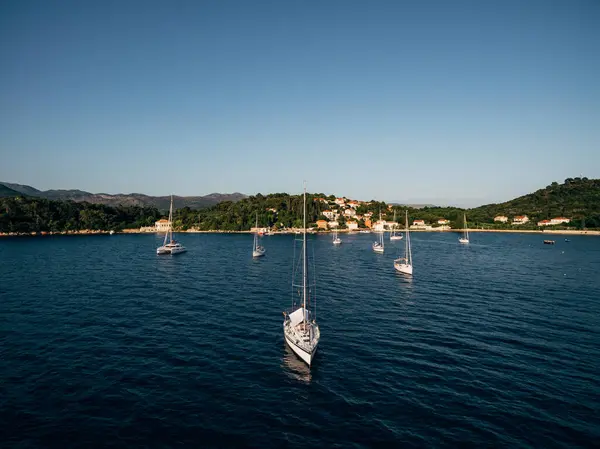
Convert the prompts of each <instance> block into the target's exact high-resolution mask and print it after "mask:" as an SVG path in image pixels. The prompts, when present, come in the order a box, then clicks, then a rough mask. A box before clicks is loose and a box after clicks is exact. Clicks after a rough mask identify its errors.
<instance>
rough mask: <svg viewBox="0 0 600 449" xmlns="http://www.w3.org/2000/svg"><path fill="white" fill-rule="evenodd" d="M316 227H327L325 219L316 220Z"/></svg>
mask: <svg viewBox="0 0 600 449" xmlns="http://www.w3.org/2000/svg"><path fill="white" fill-rule="evenodd" d="M317 228H319V229H327V220H317Z"/></svg>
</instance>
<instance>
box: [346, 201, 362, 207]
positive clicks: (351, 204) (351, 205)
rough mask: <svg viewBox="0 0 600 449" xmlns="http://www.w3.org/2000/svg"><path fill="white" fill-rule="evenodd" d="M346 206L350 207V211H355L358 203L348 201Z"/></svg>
mask: <svg viewBox="0 0 600 449" xmlns="http://www.w3.org/2000/svg"><path fill="white" fill-rule="evenodd" d="M348 206H350V207H351V208H352V209H356V208H357V207H358V206H360V203H359V202H358V201H356V200H350V201H348Z"/></svg>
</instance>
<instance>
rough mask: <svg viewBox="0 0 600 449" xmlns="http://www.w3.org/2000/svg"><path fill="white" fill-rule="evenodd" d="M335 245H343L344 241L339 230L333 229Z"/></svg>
mask: <svg viewBox="0 0 600 449" xmlns="http://www.w3.org/2000/svg"><path fill="white" fill-rule="evenodd" d="M333 244H334V245H341V244H342V239H341V238H339V237H338V232H337V228H333Z"/></svg>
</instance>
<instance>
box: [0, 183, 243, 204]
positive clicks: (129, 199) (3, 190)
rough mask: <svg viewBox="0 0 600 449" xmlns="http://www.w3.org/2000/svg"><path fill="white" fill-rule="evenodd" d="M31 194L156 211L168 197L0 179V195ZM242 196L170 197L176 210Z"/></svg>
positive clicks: (231, 199) (168, 200)
mask: <svg viewBox="0 0 600 449" xmlns="http://www.w3.org/2000/svg"><path fill="white" fill-rule="evenodd" d="M19 195H25V196H33V197H38V198H46V199H49V200H72V201H76V202H88V203H93V204H106V205H108V206H116V205H123V206H151V207H156V208H157V209H160V210H166V209H168V208H169V204H170V201H171V200H170V197H169V196H149V195H143V194H141V193H129V194H117V195H109V194H107V193H90V192H84V191H83V190H38V189H36V188H34V187H31V186H27V185H23V184H14V183H10V182H0V197H10V196H19ZM244 198H246V195H244V194H243V193H238V192H236V193H211V194H210V195H204V196H173V205H174V207H175V208H176V209H179V208H182V207H186V206H188V207H190V208H192V209H201V208H204V207H210V206H213V205H215V204H217V203H220V202H222V201H239V200H241V199H244Z"/></svg>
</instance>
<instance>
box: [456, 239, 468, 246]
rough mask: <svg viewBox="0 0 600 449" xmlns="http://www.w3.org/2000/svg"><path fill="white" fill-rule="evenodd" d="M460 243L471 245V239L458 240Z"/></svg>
mask: <svg viewBox="0 0 600 449" xmlns="http://www.w3.org/2000/svg"><path fill="white" fill-rule="evenodd" d="M458 242H459V243H462V244H465V245H466V244H468V243H469V239H465V238H460V239H458Z"/></svg>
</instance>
